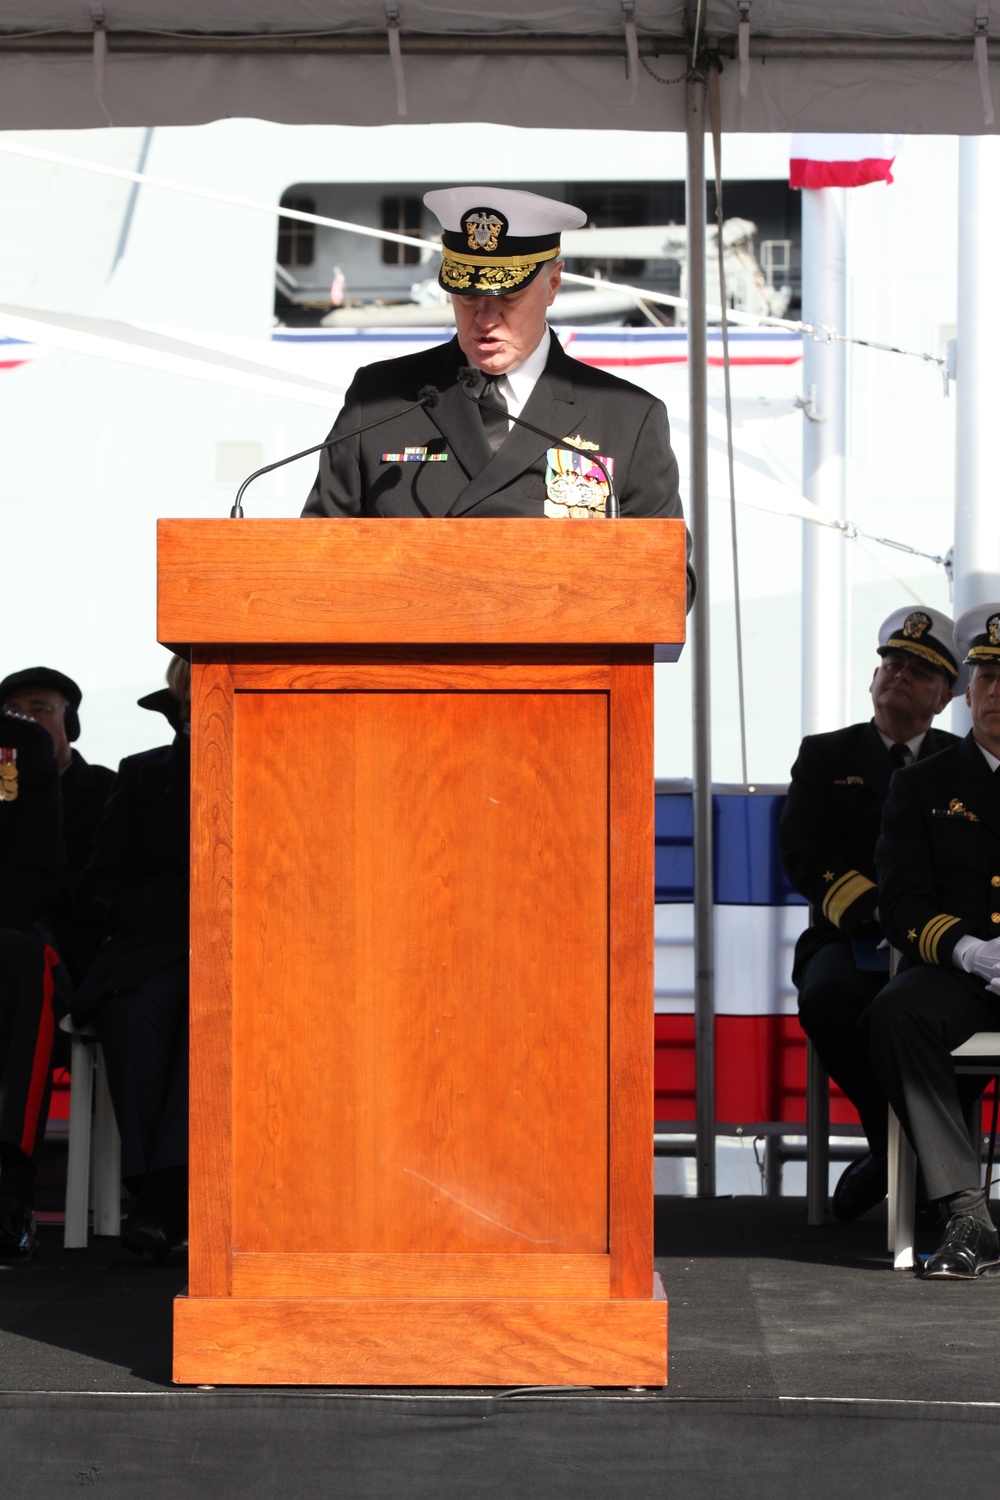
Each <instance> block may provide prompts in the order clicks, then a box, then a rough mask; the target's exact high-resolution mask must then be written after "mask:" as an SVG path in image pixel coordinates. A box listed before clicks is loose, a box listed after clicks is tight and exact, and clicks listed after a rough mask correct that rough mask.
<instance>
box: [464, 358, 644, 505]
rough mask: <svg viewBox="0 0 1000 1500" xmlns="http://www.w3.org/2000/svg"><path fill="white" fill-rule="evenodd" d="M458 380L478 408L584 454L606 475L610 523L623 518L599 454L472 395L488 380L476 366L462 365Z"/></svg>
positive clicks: (562, 446) (610, 480) (605, 467)
mask: <svg viewBox="0 0 1000 1500" xmlns="http://www.w3.org/2000/svg"><path fill="white" fill-rule="evenodd" d="M458 378H459V381H460V382H461V386H462V394H463V395H464V396H468V398H469V400H470V401H473V402H475V404H476V405H477V406H484V407H486V409H487V411H495V412H497V413H498V414H500V413H501V412H502V414H503V415H504V416H505V417H506V418H507V419H508V421H510V422H515V423H516V424H517V426H518V427H527V428H528V430H529V432H534V433H537V434H538V436H539V437H543V438H547V439H548V441H549V442H550V443H554V444H555V445H556V447H557V448H570V449H572V451H573V452H574V453H582V454H583V456H584V458H586V459H589V461H590V462H591V463H594V464H596V465H597V467H598V468H599V469H600V471H601V473H602V474H603V475H604V478H605V481H606V483H607V486H608V498H607V500H606V501H605V502H604V515H605V518H606V519H607V520H609V521H617V520H618V519H619V517H620V516H621V510H620V509H619V506H618V496H617V495H616V494H615V482H614V480H613V479H612V478H611V471H610V469H609V468H608V467H607V465H606V464H605V462H604V460H603V459H602V458H598V456H597V454H596V453H593V452H591V450H590V449H589V448H581V447H580V445H579V443H571V442H569V440H568V439H567V438H560V437H556V435H555V433H554V432H546V430H545V428H544V427H536V426H535V424H534V422H528V421H526V420H525V418H524V417H515V415H514V413H513V412H512V411H508V410H507V409H506V407H501V406H497V405H494V403H493V402H492V401H484V400H483V398H482V396H474V395H473V394H472V388H473V386H475V385H477V384H478V383H479V381H480V380H485V379H486V372H485V370H477V369H476V367H475V365H462V366H461V368H460V369H459V372H458Z"/></svg>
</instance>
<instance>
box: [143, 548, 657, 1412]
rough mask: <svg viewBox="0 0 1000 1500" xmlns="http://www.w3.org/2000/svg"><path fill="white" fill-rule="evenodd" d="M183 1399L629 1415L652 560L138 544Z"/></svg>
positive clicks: (644, 1109) (614, 554)
mask: <svg viewBox="0 0 1000 1500" xmlns="http://www.w3.org/2000/svg"><path fill="white" fill-rule="evenodd" d="M158 636H159V639H160V640H161V641H163V642H164V643H166V644H170V645H173V646H175V647H179V648H181V649H184V648H187V647H190V651H191V660H192V664H193V697H192V781H193V792H192V895H191V903H192V906H191V911H192V944H193V947H192V959H191V1230H190V1282H189V1286H188V1288H187V1291H186V1293H185V1294H184V1295H182V1296H181V1297H179V1298H178V1300H177V1302H176V1304H175V1320H174V1349H175V1353H174V1379H175V1380H176V1381H178V1382H182V1383H185V1384H213V1385H217V1384H238V1385H248V1384H268V1385H270V1384H312V1385H317V1384H321V1385H366V1386H371V1385H416V1386H433V1385H477V1386H479V1385H487V1386H496V1385H598V1386H629V1385H643V1386H653V1385H662V1384H663V1383H664V1382H665V1380H666V1321H667V1307H666V1302H665V1301H664V1299H663V1291H662V1288H661V1287H660V1285H659V1282H658V1279H657V1278H656V1276H655V1274H654V1271H653V1166H652V1128H653V1083H652V1060H653V1045H652V1039H653V977H652V971H653V692H652V689H653V681H652V663H653V647H652V644H651V643H652V642H654V641H657V642H673V643H677V642H680V641H682V640H683V637H684V527H683V524H682V523H681V522H675V521H638V520H630V521H622V522H620V523H617V524H612V523H609V524H605V525H594V524H587V525H584V524H583V523H574V522H572V521H567V522H564V523H559V522H555V521H550V520H544V521H543V520H538V521H535V520H399V521H385V520H358V521H351V522H348V521H320V520H309V521H250V520H239V521H231V520H226V521H218V522H216V521H162V522H160V527H159V614H158Z"/></svg>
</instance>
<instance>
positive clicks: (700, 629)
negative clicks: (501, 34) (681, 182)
mask: <svg viewBox="0 0 1000 1500" xmlns="http://www.w3.org/2000/svg"><path fill="white" fill-rule="evenodd" d="M685 90H686V115H687V203H686V219H687V271H688V382H689V387H688V408H689V420H690V438H689V441H690V460H691V494H690V497H689V509H690V522H691V534H692V537H693V539H694V547H695V553H696V559H697V570H698V593H697V597H696V598H695V603H694V609H693V611H692V615H691V620H692V627H693V628H692V633H691V637H692V638H691V654H692V668H691V673H692V692H691V701H692V717H693V720H694V724H693V736H694V757H693V759H694V1029H695V1077H696V1085H695V1135H696V1143H695V1150H696V1153H697V1177H698V1196H699V1198H712V1197H714V1196H715V951H714V943H715V920H714V918H715V914H714V910H713V881H712V702H711V691H710V682H709V662H710V651H709V598H710V589H709V581H708V327H707V318H706V314H705V301H706V267H705V238H706V236H705V223H706V218H707V204H706V200H705V99H706V88H705V81H704V79H702V78H699V77H696V76H692V77H690V78H689V79H688V81H687V83H686V84H685Z"/></svg>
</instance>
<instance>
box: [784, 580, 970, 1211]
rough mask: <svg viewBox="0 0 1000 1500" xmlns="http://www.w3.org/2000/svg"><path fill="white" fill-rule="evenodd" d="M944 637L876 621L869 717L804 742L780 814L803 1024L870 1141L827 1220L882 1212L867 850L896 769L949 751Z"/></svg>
mask: <svg viewBox="0 0 1000 1500" xmlns="http://www.w3.org/2000/svg"><path fill="white" fill-rule="evenodd" d="M952 628H953V627H952V622H951V620H949V619H948V617H947V616H946V615H942V614H939V613H938V612H937V611H936V610H932V609H898V610H896V611H894V613H893V614H891V615H890V616H889V618H888V619H887V620H885V621H884V622H883V624H882V628H881V629H880V631H879V645H878V654H879V656H880V657H881V658H882V664H881V666H879V667H877V668H876V670H875V674H874V676H873V678H872V682H871V688H870V692H871V697H872V705H873V707H874V716H873V718H872V719H871V720H870V721H869V722H868V723H867V724H852V725H850V727H849V728H847V729H836V730H834V731H832V733H829V734H811V735H807V736H806V738H805V739H804V740H803V741H802V744H801V746H800V748H799V754H798V758H797V760H796V762H795V764H794V766H793V767H792V780H791V785H790V786H789V788H788V797H787V799H786V802H785V806H784V810H783V812H782V818H781V825H780V829H779V844H780V848H781V859H782V863H783V865H784V867H785V871H786V873H787V875H788V878H789V880H790V881H791V883H792V885H793V886H794V887H795V889H796V890H797V891H801V893H802V895H803V896H805V897H806V898H807V899H808V901H809V903H810V906H811V908H812V921H811V924H810V926H809V927H808V928H807V929H806V931H805V932H804V933H803V934H802V936H801V937H800V938H799V941H798V943H797V944H796V946H795V964H794V967H793V970H792V979H793V981H794V983H795V985H796V987H797V988H798V992H799V1020H800V1021H801V1023H802V1029H803V1031H805V1033H806V1035H807V1036H808V1037H809V1038H810V1040H811V1042H812V1044H813V1046H814V1047H815V1048H816V1051H817V1053H818V1055H819V1058H820V1061H821V1062H822V1064H823V1066H824V1068H825V1069H826V1071H827V1072H828V1073H829V1075H830V1077H831V1078H833V1079H834V1080H835V1082H836V1083H838V1084H839V1085H840V1087H841V1089H842V1090H843V1092H844V1093H845V1094H846V1095H847V1097H848V1099H850V1101H851V1103H852V1104H853V1105H854V1107H855V1109H856V1110H857V1111H858V1114H859V1116H860V1118H861V1124H862V1127H863V1128H864V1132H865V1135H866V1136H867V1137H868V1147H869V1149H868V1152H867V1153H866V1154H865V1155H864V1156H862V1157H861V1158H860V1160H858V1161H856V1162H852V1163H851V1164H850V1165H849V1166H848V1167H847V1169H846V1171H845V1172H844V1173H843V1174H842V1175H841V1178H840V1181H839V1182H838V1183H837V1187H836V1189H835V1191H834V1195H833V1211H834V1213H835V1215H836V1216H837V1218H838V1219H841V1220H845V1221H846V1220H851V1219H856V1218H858V1217H859V1216H860V1215H861V1214H863V1213H865V1212H866V1211H867V1210H868V1209H870V1208H873V1207H874V1206H875V1204H876V1203H881V1201H882V1199H883V1198H884V1197H885V1195H886V1191H887V1174H888V1166H887V1161H886V1156H887V1152H888V1124H887V1120H888V1107H887V1103H886V1097H885V1093H884V1091H883V1089H882V1087H881V1085H880V1084H879V1082H878V1079H877V1078H876V1077H875V1074H874V1072H873V1070H872V1066H871V1062H870V1059H869V1056H868V1046H867V1042H866V1039H865V1037H864V1035H863V1034H862V1032H861V1031H860V1030H859V1028H858V1021H859V1019H860V1017H861V1015H862V1014H863V1013H864V1011H866V1010H867V1008H868V1006H869V1005H870V1004H871V1002H872V1000H873V999H874V998H875V996H876V995H877V994H878V992H879V990H880V989H881V988H882V986H883V985H884V984H885V982H886V980H887V979H888V977H889V953H888V947H887V945H883V946H882V947H881V948H880V947H879V944H881V943H882V939H883V933H882V928H881V926H880V925H879V921H878V911H877V906H878V891H877V889H876V886H875V843H876V840H877V838H878V834H879V825H880V822H881V818H882V808H883V806H884V803H885V798H886V794H887V793H888V790H889V781H890V778H891V777H892V774H893V772H894V771H895V770H896V769H897V768H898V767H899V766H900V765H904V764H907V763H908V762H909V761H911V760H914V759H915V760H920V761H924V760H926V759H927V758H928V757H929V756H931V755H934V754H935V753H936V752H937V751H939V750H942V749H944V748H945V746H947V745H950V744H953V743H954V742H955V736H954V735H953V734H948V733H947V731H945V730H941V729H932V728H931V727H930V726H931V722H932V720H933V719H934V716H935V714H939V713H940V712H941V711H942V709H943V708H944V707H945V706H946V704H948V703H949V702H950V701H951V696H952V691H953V689H954V686H955V683H956V680H957V677H958V661H957V657H956V653H955V645H954V639H953V635H952Z"/></svg>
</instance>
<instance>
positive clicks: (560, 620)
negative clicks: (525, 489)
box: [157, 518, 686, 645]
mask: <svg viewBox="0 0 1000 1500" xmlns="http://www.w3.org/2000/svg"><path fill="white" fill-rule="evenodd" d="M157 550H158V563H157V639H158V640H160V641H162V642H163V643H164V644H169V645H179V644H181V643H183V644H186V645H262V644H267V645H281V644H307V645H309V644H311V645H317V644H319V645H322V644H333V643H337V644H366V645H371V644H375V643H386V644H400V645H401V644H425V645H433V644H453V643H454V644H459V643H461V644H471V645H505V644H510V645H522V644H532V643H537V644H541V643H545V644H553V645H598V644H618V645H641V644H651V643H654V642H669V643H678V642H682V641H683V640H684V622H685V606H686V597H685V590H686V582H685V529H684V523H683V521H676V520H624V521H606V522H604V523H602V524H597V523H594V522H586V523H584V522H583V521H571V520H567V521H552V520H542V519H503V520H501V519H478V520H477V519H448V520H443V519H437V518H434V519H427V520H420V519H413V518H406V519H398V520H392V519H373V518H363V519H357V520H319V519H313V518H310V519H305V520H280V521H274V520H247V519H245V518H243V519H239V520H219V521H204V520H161V521H160V522H158V526H157Z"/></svg>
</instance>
